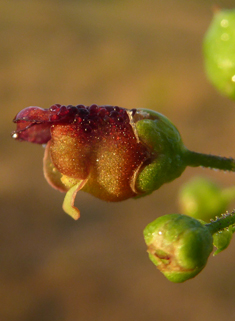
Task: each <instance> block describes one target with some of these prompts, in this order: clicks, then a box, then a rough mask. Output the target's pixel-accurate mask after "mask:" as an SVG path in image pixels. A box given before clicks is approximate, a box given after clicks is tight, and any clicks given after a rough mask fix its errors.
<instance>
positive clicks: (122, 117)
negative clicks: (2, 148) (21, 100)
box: [12, 104, 136, 144]
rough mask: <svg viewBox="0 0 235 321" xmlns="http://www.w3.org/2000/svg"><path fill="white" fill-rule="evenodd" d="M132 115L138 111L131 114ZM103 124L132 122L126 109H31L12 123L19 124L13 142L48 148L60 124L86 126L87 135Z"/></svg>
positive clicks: (57, 106)
mask: <svg viewBox="0 0 235 321" xmlns="http://www.w3.org/2000/svg"><path fill="white" fill-rule="evenodd" d="M131 112H132V115H134V114H135V112H136V110H135V109H133V110H131ZM102 121H107V122H109V123H118V124H119V125H121V124H123V125H124V124H125V123H126V122H129V116H128V114H127V112H126V109H125V108H121V107H118V106H109V105H107V106H98V105H95V104H93V105H91V106H84V105H77V106H72V105H68V106H64V105H60V104H55V105H52V106H51V107H50V108H49V109H44V108H41V107H37V106H30V107H27V108H24V109H22V110H21V111H20V112H19V113H18V114H17V115H16V116H15V118H14V119H13V122H14V123H16V124H17V128H16V130H15V131H14V132H13V133H12V137H13V138H14V139H17V140H20V141H28V142H31V143H36V144H46V143H47V142H48V141H49V140H50V139H51V133H50V128H51V126H52V125H54V124H58V123H66V124H69V123H73V122H79V123H81V125H83V126H85V128H86V131H89V130H92V129H93V128H95V127H96V126H98V124H99V123H100V122H102Z"/></svg>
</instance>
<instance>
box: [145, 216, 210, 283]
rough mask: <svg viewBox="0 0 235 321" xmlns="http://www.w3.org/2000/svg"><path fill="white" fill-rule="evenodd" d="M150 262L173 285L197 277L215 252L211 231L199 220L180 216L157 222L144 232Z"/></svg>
mask: <svg viewBox="0 0 235 321" xmlns="http://www.w3.org/2000/svg"><path fill="white" fill-rule="evenodd" d="M144 238H145V242H146V244H147V246H148V253H149V258H150V260H151V261H152V262H153V263H154V264H155V265H156V266H157V268H158V269H159V270H160V271H161V272H162V273H163V274H164V275H165V276H166V277H167V279H168V280H170V281H172V282H177V283H178V282H184V281H186V280H188V279H190V278H193V277H194V276H196V275H197V274H198V273H199V272H200V271H201V270H202V269H203V268H204V267H205V265H206V263H207V259H208V257H209V255H210V253H211V252H212V249H213V238H212V235H211V233H210V231H209V230H208V229H207V228H206V227H205V226H204V225H203V224H202V223H200V222H199V221H198V220H196V219H194V218H192V217H189V216H186V215H181V214H169V215H165V216H161V217H159V218H157V219H156V220H155V221H153V222H152V223H150V224H149V225H147V227H146V228H145V230H144Z"/></svg>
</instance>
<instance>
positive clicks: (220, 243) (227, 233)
mask: <svg viewBox="0 0 235 321" xmlns="http://www.w3.org/2000/svg"><path fill="white" fill-rule="evenodd" d="M232 236H233V228H232V226H229V227H228V228H227V229H225V230H223V231H219V232H217V233H215V234H214V235H213V244H214V246H215V247H216V248H217V250H216V251H215V252H214V253H213V256H215V255H217V254H219V253H220V252H222V251H223V250H225V249H226V248H227V247H228V246H229V243H230V241H231V239H232Z"/></svg>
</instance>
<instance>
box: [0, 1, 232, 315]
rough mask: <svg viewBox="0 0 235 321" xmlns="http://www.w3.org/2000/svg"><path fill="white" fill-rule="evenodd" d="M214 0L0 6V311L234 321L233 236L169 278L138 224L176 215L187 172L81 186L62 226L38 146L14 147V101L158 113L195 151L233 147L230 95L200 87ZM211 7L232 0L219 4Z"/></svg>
mask: <svg viewBox="0 0 235 321" xmlns="http://www.w3.org/2000/svg"><path fill="white" fill-rule="evenodd" d="M213 4H215V3H214V2H213V1H205V0H200V1H199V0H190V1H186V0H178V1H173V0H147V1H140V0H133V1H132V0H128V1H122V0H119V1H111V0H110V1H108V0H106V1H104V0H103V1H101V0H100V1H98V0H97V1H95V0H94V1H90V0H87V1H82V0H80V1H75V0H74V1H72V0H67V1H62V0H60V1H59V0H58V1H53V0H47V1H40V0H38V1H34V0H28V1H21V0H18V1H13V0H10V1H9V0H1V1H0V101H1V107H0V108H1V117H0V133H1V145H0V147H1V163H0V164H1V166H0V175H1V185H0V209H1V224H0V320H3V321H49V320H50V321H75V320H82V321H83V320H84V321H91V320H92V321H93V320H96V321H106V320H112V321H117V320H124V321H127V320H128V321H129V320H135V321H142V320H149V321H152V320H161V321H168V320H192V321H199V320H200V321H201V320H214V321H217V320H218V321H220V320H223V319H224V318H225V317H226V320H227V321H230V320H234V319H235V306H234V300H235V278H234V271H235V256H234V253H235V243H234V241H233V242H232V244H231V245H230V247H229V249H227V250H226V251H224V252H223V253H221V254H220V255H218V256H216V257H215V258H213V257H211V258H210V259H209V262H208V264H207V267H206V268H205V270H204V271H203V272H202V273H201V274H200V275H199V276H197V277H196V278H195V279H193V280H190V281H188V282H186V283H184V284H171V283H170V282H169V281H167V280H166V279H165V278H164V276H163V275H162V274H161V273H160V272H158V271H157V269H156V268H155V266H154V265H153V264H152V263H151V262H150V261H149V259H148V256H147V253H146V247H145V244H144V241H143V237H142V231H143V228H144V227H145V226H146V225H147V224H148V223H149V222H151V221H152V220H154V219H155V218H156V217H158V216H160V215H163V214H168V213H173V212H177V211H179V209H178V205H177V194H178V190H179V187H180V186H181V185H182V183H184V182H185V181H187V180H188V179H189V178H190V177H192V176H194V175H198V174H203V175H205V176H208V177H211V178H214V179H216V181H217V182H219V183H220V184H221V185H222V186H231V185H233V184H234V181H235V176H234V174H224V173H223V172H214V171H210V170H202V169H193V168H191V169H190V168H189V169H187V170H186V171H185V173H184V174H183V175H182V176H181V177H180V178H179V179H177V180H176V181H174V182H172V183H170V184H168V185H165V186H163V187H162V188H161V189H160V190H159V191H156V192H154V193H153V194H152V195H151V196H148V197H146V198H143V199H139V200H128V201H125V202H122V203H116V204H115V203H113V204H111V203H110V204H109V203H105V202H102V201H99V200H97V199H95V198H93V197H91V196H90V195H87V194H85V193H83V192H80V193H78V195H77V198H76V204H77V205H78V207H79V209H80V210H81V218H80V219H79V221H77V222H75V221H73V220H72V219H71V218H70V217H68V216H67V215H66V214H64V213H63V211H62V208H61V206H62V201H63V196H64V195H62V194H61V193H59V192H57V191H55V190H53V189H52V188H51V187H50V186H48V184H47V183H46V181H45V180H44V178H43V173H42V157H43V149H42V147H41V146H38V145H33V144H28V143H19V142H15V141H14V140H12V139H11V138H10V132H11V131H12V130H14V125H13V123H12V119H13V117H14V116H15V114H16V113H17V112H18V111H20V110H21V109H22V108H24V107H27V106H30V105H36V106H41V107H43V108H48V107H50V106H51V105H52V104H54V103H61V104H75V105H76V104H80V103H81V104H85V105H90V104H92V103H96V104H110V105H118V106H121V107H126V108H136V107H145V108H152V109H155V110H157V111H160V112H162V113H163V114H165V115H166V116H168V117H169V118H170V119H171V120H172V121H173V122H174V123H175V124H176V125H177V127H178V129H179V130H180V132H181V134H182V137H183V139H184V142H185V145H186V146H187V147H188V148H190V149H193V150H195V151H201V152H208V153H213V154H219V155H224V156H235V151H234V149H235V148H234V147H235V142H234V139H233V137H234V133H235V129H234V123H235V104H234V102H231V101H229V100H228V99H226V98H224V97H222V96H221V95H220V94H219V93H217V92H216V90H215V89H214V88H213V87H212V86H211V85H210V84H209V83H208V81H207V79H206V77H205V74H204V70H203V60H202V54H201V51H202V49H201V44H202V39H203V35H204V33H205V31H206V29H207V27H208V25H209V23H210V21H211V18H212V10H211V8H212V6H213ZM216 4H218V5H220V6H221V7H227V8H228V7H231V4H232V2H230V3H229V1H226V0H224V1H223V0H221V1H220V2H219V3H218V2H217V3H216Z"/></svg>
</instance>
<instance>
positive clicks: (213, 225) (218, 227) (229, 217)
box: [205, 211, 235, 234]
mask: <svg viewBox="0 0 235 321" xmlns="http://www.w3.org/2000/svg"><path fill="white" fill-rule="evenodd" d="M233 224H235V211H232V212H231V213H228V214H222V217H220V218H218V219H217V220H216V221H212V222H210V223H208V224H206V225H205V226H206V227H207V228H208V229H209V230H210V232H211V234H214V233H217V232H219V231H222V230H223V229H225V228H226V227H229V226H230V225H233ZM233 230H234V229H233Z"/></svg>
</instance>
